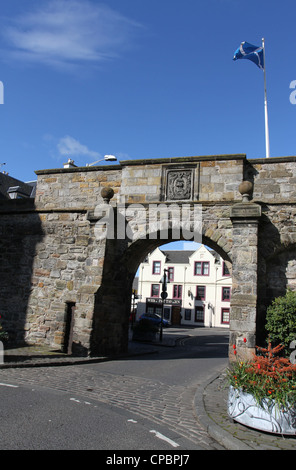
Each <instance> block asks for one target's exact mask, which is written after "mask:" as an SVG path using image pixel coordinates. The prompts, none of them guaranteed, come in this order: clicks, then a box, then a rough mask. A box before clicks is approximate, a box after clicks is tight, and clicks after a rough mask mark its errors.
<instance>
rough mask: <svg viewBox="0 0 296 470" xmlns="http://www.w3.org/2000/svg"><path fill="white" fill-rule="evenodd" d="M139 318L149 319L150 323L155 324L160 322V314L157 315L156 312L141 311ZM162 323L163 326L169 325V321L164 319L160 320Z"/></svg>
mask: <svg viewBox="0 0 296 470" xmlns="http://www.w3.org/2000/svg"><path fill="white" fill-rule="evenodd" d="M139 320H140V321H141V320H150V321H151V322H152V323H154V324H156V325H160V324H161V316H160V315H158V314H157V313H143V315H141V316H140V318H139ZM162 325H163V326H169V322H168V321H167V320H165V319H163V320H162Z"/></svg>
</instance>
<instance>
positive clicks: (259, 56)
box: [233, 41, 264, 70]
mask: <svg viewBox="0 0 296 470" xmlns="http://www.w3.org/2000/svg"><path fill="white" fill-rule="evenodd" d="M237 59H249V60H251V61H252V62H254V64H256V65H257V66H258V67H259V68H260V69H261V70H264V55H263V47H262V46H260V47H258V46H253V44H250V43H249V42H246V41H244V42H242V43H241V45H240V46H239V48H238V49H237V50H236V51H235V53H234V57H233V60H237Z"/></svg>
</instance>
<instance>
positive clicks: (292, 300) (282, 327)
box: [265, 290, 296, 355]
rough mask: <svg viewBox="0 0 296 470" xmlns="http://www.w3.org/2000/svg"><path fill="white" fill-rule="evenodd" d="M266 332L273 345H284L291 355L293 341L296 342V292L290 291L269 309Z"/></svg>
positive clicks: (285, 350) (286, 353) (278, 298)
mask: <svg viewBox="0 0 296 470" xmlns="http://www.w3.org/2000/svg"><path fill="white" fill-rule="evenodd" d="M265 328H266V331H267V333H268V336H269V340H270V341H271V342H272V344H279V343H280V344H283V345H284V352H285V355H289V354H290V353H291V350H290V349H289V345H290V343H291V341H293V340H296V292H293V291H291V290H288V291H287V292H286V295H284V296H282V297H277V298H276V299H274V300H273V302H272V304H271V305H270V306H269V307H268V308H267V315H266V325H265Z"/></svg>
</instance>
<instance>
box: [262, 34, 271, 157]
mask: <svg viewBox="0 0 296 470" xmlns="http://www.w3.org/2000/svg"><path fill="white" fill-rule="evenodd" d="M262 48H263V59H264V115H265V148H266V158H269V157H270V148H269V130H268V112H267V93H266V62H265V43H264V38H262Z"/></svg>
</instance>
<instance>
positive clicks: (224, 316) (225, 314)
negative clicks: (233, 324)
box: [221, 308, 230, 324]
mask: <svg viewBox="0 0 296 470" xmlns="http://www.w3.org/2000/svg"><path fill="white" fill-rule="evenodd" d="M229 317H230V309H229V308H222V310H221V323H227V324H228V323H229Z"/></svg>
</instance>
